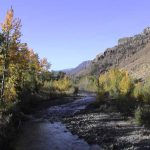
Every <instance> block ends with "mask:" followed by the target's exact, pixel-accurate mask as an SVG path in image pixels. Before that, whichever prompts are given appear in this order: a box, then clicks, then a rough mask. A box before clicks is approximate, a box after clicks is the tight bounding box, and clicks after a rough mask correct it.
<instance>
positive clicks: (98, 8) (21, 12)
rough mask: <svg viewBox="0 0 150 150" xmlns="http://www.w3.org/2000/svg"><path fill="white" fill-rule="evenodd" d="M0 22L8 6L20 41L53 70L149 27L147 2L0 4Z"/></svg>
mask: <svg viewBox="0 0 150 150" xmlns="http://www.w3.org/2000/svg"><path fill="white" fill-rule="evenodd" d="M0 4H1V5H0V22H2V20H3V19H4V16H5V13H6V11H7V9H9V8H10V6H13V8H14V11H15V16H16V17H19V18H20V19H21V20H22V25H23V26H22V34H23V37H22V41H23V42H27V43H28V45H29V47H31V48H33V49H34V50H35V51H36V52H37V53H38V54H39V56H40V57H46V58H47V59H48V61H49V62H51V64H52V69H53V70H59V69H66V68H72V67H75V66H77V65H78V64H79V63H80V62H82V61H84V60H89V59H93V58H94V57H95V56H96V55H97V54H99V53H101V52H103V51H104V50H105V49H106V48H108V47H112V46H114V45H116V44H117V40H118V38H121V37H125V36H132V35H134V34H137V33H140V32H142V30H143V29H144V28H145V27H147V26H150V1H149V0H0Z"/></svg>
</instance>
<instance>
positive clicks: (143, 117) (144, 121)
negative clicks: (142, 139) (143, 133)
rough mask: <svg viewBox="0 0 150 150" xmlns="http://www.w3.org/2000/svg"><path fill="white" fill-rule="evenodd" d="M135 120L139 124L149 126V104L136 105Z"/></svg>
mask: <svg viewBox="0 0 150 150" xmlns="http://www.w3.org/2000/svg"><path fill="white" fill-rule="evenodd" d="M135 120H136V122H137V123H138V124H139V125H146V126H150V106H143V107H138V108H137V109H136V111H135Z"/></svg>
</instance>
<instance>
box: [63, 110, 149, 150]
mask: <svg viewBox="0 0 150 150" xmlns="http://www.w3.org/2000/svg"><path fill="white" fill-rule="evenodd" d="M64 123H65V124H66V126H67V128H68V129H69V130H70V131H71V132H72V133H73V134H77V135H79V137H81V138H84V139H85V140H86V141H87V142H88V143H90V144H99V145H101V146H102V148H103V149H106V150H109V149H110V150H113V149H114V150H117V149H118V150H123V149H129V150H133V149H138V150H145V149H150V130H149V129H146V128H145V127H144V126H143V127H140V126H137V125H136V123H135V121H134V120H133V119H132V118H130V117H128V118H127V117H126V118H125V117H123V116H122V115H121V114H120V113H102V112H101V111H99V110H98V109H97V110H95V111H90V110H86V111H84V112H82V113H79V114H77V115H75V116H73V117H66V118H64Z"/></svg>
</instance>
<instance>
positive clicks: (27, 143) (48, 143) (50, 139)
mask: <svg viewBox="0 0 150 150" xmlns="http://www.w3.org/2000/svg"><path fill="white" fill-rule="evenodd" d="M94 101H95V98H94V97H90V96H87V97H84V98H81V99H78V100H75V101H73V102H70V103H66V104H63V105H57V106H51V107H50V108H48V109H46V110H41V111H38V112H36V113H34V114H33V115H32V117H30V119H29V120H28V121H25V122H24V123H23V125H22V127H21V129H20V131H19V134H18V135H17V138H16V139H15V141H14V142H13V145H14V146H13V149H14V150H100V149H101V147H100V146H99V145H95V144H88V143H87V142H86V141H85V140H84V139H82V138H79V137H78V136H77V135H75V134H74V135H73V134H72V133H71V132H70V131H69V130H68V129H67V128H66V126H65V124H64V123H63V120H64V118H67V117H73V116H74V115H75V114H76V113H78V112H80V111H81V110H84V109H85V108H86V106H87V105H89V104H90V103H92V102H94Z"/></svg>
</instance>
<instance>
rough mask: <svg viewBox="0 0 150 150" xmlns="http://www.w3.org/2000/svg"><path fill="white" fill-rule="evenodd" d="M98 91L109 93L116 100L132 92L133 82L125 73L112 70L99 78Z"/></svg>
mask: <svg viewBox="0 0 150 150" xmlns="http://www.w3.org/2000/svg"><path fill="white" fill-rule="evenodd" d="M99 85H100V90H101V89H102V90H104V91H105V92H109V94H110V96H112V97H115V98H118V97H120V95H121V96H122V95H124V96H125V95H129V94H131V92H132V90H133V81H132V79H131V77H130V76H129V74H128V73H127V72H126V71H123V70H120V69H117V68H114V69H112V70H109V71H108V72H106V73H105V74H103V75H100V77H99Z"/></svg>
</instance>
